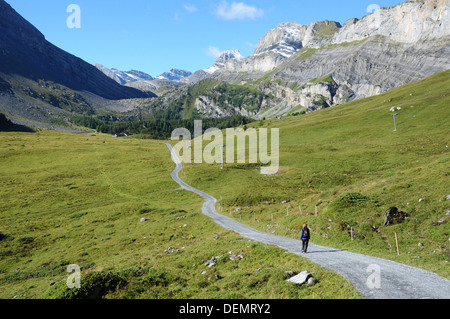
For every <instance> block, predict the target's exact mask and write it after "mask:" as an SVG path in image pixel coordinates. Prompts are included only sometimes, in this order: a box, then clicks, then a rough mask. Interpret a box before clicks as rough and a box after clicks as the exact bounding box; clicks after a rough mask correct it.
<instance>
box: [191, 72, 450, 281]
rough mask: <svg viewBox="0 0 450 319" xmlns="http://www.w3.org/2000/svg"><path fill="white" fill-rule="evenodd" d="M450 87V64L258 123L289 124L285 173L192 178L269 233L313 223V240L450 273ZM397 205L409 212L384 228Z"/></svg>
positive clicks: (283, 137)
mask: <svg viewBox="0 0 450 319" xmlns="http://www.w3.org/2000/svg"><path fill="white" fill-rule="evenodd" d="M449 92H450V71H446V72H443V73H440V74H437V75H434V76H432V77H430V78H428V79H425V80H423V81H419V82H416V83H412V84H409V85H406V86H403V87H400V88H397V89H394V90H392V91H389V92H387V93H385V94H382V95H379V96H374V97H371V98H367V99H363V100H359V101H355V102H351V103H347V104H343V105H338V106H335V107H332V108H328V109H324V110H321V111H317V112H313V113H310V114H306V115H301V116H289V117H285V118H283V119H281V120H278V119H274V120H268V121H265V122H264V123H262V122H256V123H252V124H249V125H248V127H255V128H259V127H266V128H269V129H270V128H279V129H280V169H279V172H278V174H277V175H276V176H265V175H261V174H260V170H259V167H260V165H254V164H226V165H225V169H224V170H221V169H220V168H221V167H220V166H221V165H220V164H218V165H201V164H190V165H186V167H185V172H184V174H185V181H186V182H187V183H189V184H191V185H193V186H194V187H197V188H200V189H202V190H203V191H205V192H208V193H210V194H212V195H213V196H215V197H216V198H218V199H220V202H219V203H218V208H219V210H220V211H221V213H223V214H226V215H228V216H232V217H234V218H235V219H237V220H239V221H242V222H243V223H246V224H248V225H250V226H252V227H254V228H256V229H259V230H261V231H266V232H270V233H274V234H277V235H282V236H288V237H295V238H296V237H298V232H299V228H300V227H301V225H302V224H303V223H308V224H309V226H310V227H311V230H312V235H313V237H312V242H313V243H316V244H320V245H325V246H331V247H335V248H342V249H348V250H351V251H355V252H360V253H364V254H368V255H373V256H378V257H382V258H386V259H391V260H395V261H399V262H402V263H406V264H409V265H412V266H417V267H421V268H424V269H427V270H430V271H432V272H436V273H438V274H440V275H442V276H444V277H446V278H450V271H449V269H450V267H449V264H448V263H449V261H450V247H449V246H450V242H449V240H450V227H449V222H450V217H449V214H450V213H449V212H450V200H449V199H447V198H446V197H447V195H449V194H450V178H449V177H450V156H449V152H450V148H449V147H450V126H449V119H450V107H449V106H450V95H449ZM393 107H394V108H395V112H396V113H398V115H397V116H396V122H397V129H398V130H397V131H396V132H394V122H393V118H392V116H391V115H390V113H391V111H390V110H391V108H393ZM204 143H205V144H207V143H210V142H209V141H208V142H204ZM269 149H270V148H269ZM316 207H317V215H316ZM390 207H397V208H398V209H399V210H400V211H404V212H406V213H407V214H408V217H407V218H406V219H405V221H404V222H402V223H396V224H393V225H389V226H383V224H384V213H385V211H386V210H387V209H389V208H390ZM237 208H239V209H238V210H237V211H236V209H237ZM352 231H353V238H352V236H351V233H352ZM396 233H397V236H398V243H399V254H398V253H397V248H396V242H395V234H396Z"/></svg>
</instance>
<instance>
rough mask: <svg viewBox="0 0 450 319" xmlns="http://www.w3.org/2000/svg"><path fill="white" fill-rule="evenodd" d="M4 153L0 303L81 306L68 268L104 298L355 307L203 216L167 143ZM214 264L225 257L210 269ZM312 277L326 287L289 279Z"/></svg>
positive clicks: (276, 252) (279, 254) (102, 140)
mask: <svg viewBox="0 0 450 319" xmlns="http://www.w3.org/2000/svg"><path fill="white" fill-rule="evenodd" d="M0 149H1V152H0V163H1V165H0V167H1V168H0V298H12V297H14V296H19V298H41V297H50V298H62V297H70V296H71V297H74V296H75V293H78V290H68V289H67V288H66V280H67V278H68V276H69V274H68V273H66V269H67V266H68V265H69V264H78V265H79V266H81V270H82V271H81V273H82V280H81V284H82V288H83V289H84V290H83V291H86V290H87V292H86V293H87V294H88V295H89V294H91V295H92V294H93V293H95V290H96V289H94V288H95V287H97V288H100V287H106V288H107V289H112V291H111V292H110V293H108V294H107V295H106V298H358V294H357V293H356V291H355V290H354V289H353V287H351V285H350V284H349V283H348V282H347V281H345V280H343V279H342V278H340V277H339V276H338V275H336V274H335V273H333V272H330V271H327V270H325V269H323V268H321V267H319V266H317V265H314V264H311V263H309V262H308V261H307V260H302V259H300V258H298V257H297V256H295V255H292V254H286V253H285V252H284V251H283V250H281V249H279V248H275V247H270V246H266V245H261V244H257V243H253V242H249V241H248V240H244V239H242V238H241V237H239V236H237V235H236V234H235V233H232V232H230V231H226V230H223V229H222V228H220V227H219V226H217V225H215V224H214V223H213V222H212V221H211V220H209V219H208V218H207V217H205V216H204V215H202V214H201V213H200V209H201V205H202V200H201V198H199V197H198V196H195V195H194V194H192V193H188V192H185V191H181V190H179V189H178V185H177V184H175V183H174V182H173V181H172V180H171V179H170V176H169V173H170V172H171V170H172V169H173V168H174V164H173V163H172V161H171V158H170V154H169V152H168V150H167V148H166V146H165V145H164V144H163V143H161V142H156V141H148V140H137V139H113V138H110V137H109V136H105V135H97V136H93V135H90V134H80V135H70V134H64V133H58V132H52V131H47V130H43V131H40V132H37V133H31V134H30V133H0ZM141 218H147V219H148V220H147V221H146V222H140V219H141ZM169 247H173V248H174V249H173V250H168V251H165V250H166V249H168V248H169ZM230 251H232V252H233V253H234V254H238V253H241V254H242V255H243V257H244V258H243V259H242V260H239V261H231V260H229V259H228V258H227V256H228V254H229V252H230ZM212 256H223V257H222V258H221V259H220V260H219V263H218V265H217V266H215V267H213V268H207V267H205V265H204V264H205V262H206V261H207V260H209V259H210V258H211V257H212ZM258 269H261V270H258ZM305 269H307V270H308V271H310V272H311V273H313V274H314V275H315V277H316V278H318V279H319V280H320V284H318V285H316V286H314V287H311V288H308V287H301V288H298V287H296V286H295V285H291V284H288V283H286V282H285V281H284V280H285V279H287V278H288V277H289V276H288V275H287V274H286V273H285V272H286V271H297V272H299V271H303V270H305ZM203 271H205V273H204V274H202V272H203ZM96 273H100V274H101V275H102V276H94V275H93V274H96ZM106 274H111V276H112V277H108V276H107V275H106ZM215 275H218V276H219V277H218V278H219V279H216V278H214V276H215ZM211 277H213V278H211ZM105 278H107V279H105ZM108 278H109V279H108ZM111 278H116V279H117V278H119V279H120V280H119V281H114V280H112V279H111ZM209 278H211V279H209ZM52 282H56V284H53V285H52V286H51V287H50V284H51V283H52ZM119 283H120V284H119ZM108 285H109V286H108ZM117 285H119V286H117ZM116 286H117V287H116ZM89 289H91V290H89ZM97 291H99V290H98V289H97Z"/></svg>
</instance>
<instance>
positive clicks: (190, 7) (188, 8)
mask: <svg viewBox="0 0 450 319" xmlns="http://www.w3.org/2000/svg"><path fill="white" fill-rule="evenodd" d="M183 8H184V10H186V11H187V12H189V13H194V12H196V11H197V8H196V7H195V6H193V5H191V4H185V5H184V6H183Z"/></svg>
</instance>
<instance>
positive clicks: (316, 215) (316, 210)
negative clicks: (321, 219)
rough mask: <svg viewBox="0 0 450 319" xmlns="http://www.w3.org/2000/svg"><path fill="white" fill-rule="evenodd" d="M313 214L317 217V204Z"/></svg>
mask: <svg viewBox="0 0 450 319" xmlns="http://www.w3.org/2000/svg"><path fill="white" fill-rule="evenodd" d="M315 215H316V217H317V206H316V211H315Z"/></svg>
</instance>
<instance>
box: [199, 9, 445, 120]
mask: <svg viewBox="0 0 450 319" xmlns="http://www.w3.org/2000/svg"><path fill="white" fill-rule="evenodd" d="M449 11H450V0H423V1H408V2H403V3H401V4H399V5H396V6H393V7H388V8H380V9H378V10H377V11H375V12H374V13H373V14H369V15H367V16H365V17H363V18H362V19H350V20H348V21H346V22H345V23H344V25H343V26H341V25H340V24H339V23H337V22H333V21H322V22H316V23H312V24H309V25H300V24H298V23H293V22H290V23H283V24H280V25H278V26H277V27H276V28H274V29H273V30H270V31H269V32H268V33H267V34H266V35H265V36H264V37H263V38H262V39H261V40H260V41H259V42H258V46H257V48H256V50H255V53H254V54H253V55H252V56H249V57H247V58H245V59H240V60H233V61H230V62H228V63H226V64H225V65H224V66H223V68H221V69H220V70H218V71H217V72H215V73H214V74H213V75H210V76H211V77H214V78H216V79H220V80H223V81H230V82H234V83H235V82H236V81H237V80H239V81H241V83H251V84H253V85H256V86H258V88H259V89H260V90H261V91H262V92H264V93H265V94H272V95H273V96H274V97H275V98H276V99H278V100H277V103H273V105H266V106H267V107H269V108H270V109H268V108H264V107H261V109H260V110H259V113H258V116H259V117H261V118H262V117H266V116H279V115H283V114H287V113H289V112H290V110H292V109H293V108H297V109H298V108H301V107H302V108H303V109H304V111H305V112H310V111H314V110H317V109H321V108H324V107H329V106H333V105H336V104H341V103H345V102H348V101H352V100H355V99H360V98H365V97H369V96H373V95H378V94H381V93H384V92H386V91H388V90H390V89H393V88H396V87H398V86H401V85H404V84H407V83H411V82H414V81H418V80H421V79H424V78H426V77H428V76H431V75H433V74H435V73H438V72H442V71H445V70H447V69H449V68H450V13H449ZM322 78H327V80H326V81H321V79H322ZM255 79H260V80H258V81H256V82H255ZM330 79H331V80H330ZM204 107H207V106H206V105H204Z"/></svg>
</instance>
